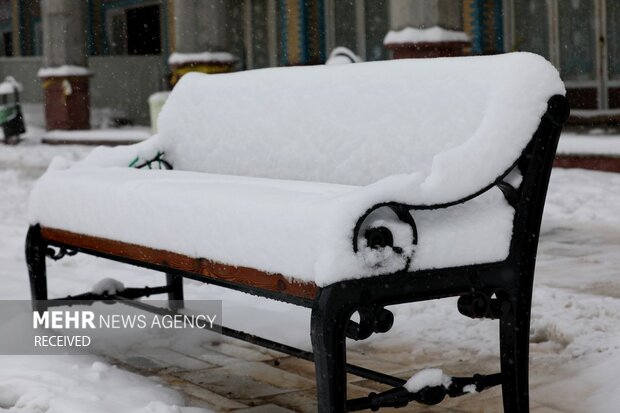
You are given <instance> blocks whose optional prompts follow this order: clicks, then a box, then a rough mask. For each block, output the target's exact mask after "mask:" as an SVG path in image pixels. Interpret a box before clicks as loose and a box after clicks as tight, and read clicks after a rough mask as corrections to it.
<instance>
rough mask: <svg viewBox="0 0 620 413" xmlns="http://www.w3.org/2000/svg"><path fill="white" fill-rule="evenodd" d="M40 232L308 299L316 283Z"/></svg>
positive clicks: (79, 244) (71, 243)
mask: <svg viewBox="0 0 620 413" xmlns="http://www.w3.org/2000/svg"><path fill="white" fill-rule="evenodd" d="M41 236H42V237H43V239H45V240H47V241H50V242H52V243H53V242H57V243H61V244H64V245H66V246H69V247H74V248H84V249H87V250H92V251H95V252H100V253H104V254H110V255H113V256H116V257H121V258H126V259H131V260H136V261H139V262H143V263H149V264H156V265H161V266H163V267H167V268H171V269H175V270H180V271H186V272H191V273H194V274H199V275H203V276H205V277H206V278H213V279H219V280H224V281H228V282H231V283H234V284H239V285H246V286H250V287H253V288H258V289H262V290H267V291H275V292H280V293H285V294H287V295H292V296H295V297H299V298H304V299H311V300H312V299H314V298H315V297H316V295H317V293H318V287H317V286H316V284H314V283H311V282H301V281H294V280H289V279H287V278H286V277H284V276H283V275H282V274H270V273H266V272H263V271H259V270H256V269H254V268H248V267H235V266H232V265H226V264H220V263H218V262H214V261H211V260H207V259H204V258H192V257H188V256H186V255H182V254H178V253H175V252H170V251H165V250H160V249H155V248H149V247H143V246H140V245H136V244H129V243H126V242H120V241H114V240H110V239H106V238H99V237H93V236H90V235H83V234H77V233H74V232H69V231H64V230H60V229H55V228H46V227H41Z"/></svg>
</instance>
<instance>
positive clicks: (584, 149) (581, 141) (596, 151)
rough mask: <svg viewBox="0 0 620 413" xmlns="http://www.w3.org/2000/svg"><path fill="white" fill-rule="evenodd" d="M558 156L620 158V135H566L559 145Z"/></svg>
mask: <svg viewBox="0 0 620 413" xmlns="http://www.w3.org/2000/svg"><path fill="white" fill-rule="evenodd" d="M558 154H562V155H612V156H618V157H620V135H605V136H584V135H578V134H575V133H565V134H563V135H562V139H561V140H560V143H559V145H558Z"/></svg>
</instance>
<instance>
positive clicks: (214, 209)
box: [30, 54, 564, 286]
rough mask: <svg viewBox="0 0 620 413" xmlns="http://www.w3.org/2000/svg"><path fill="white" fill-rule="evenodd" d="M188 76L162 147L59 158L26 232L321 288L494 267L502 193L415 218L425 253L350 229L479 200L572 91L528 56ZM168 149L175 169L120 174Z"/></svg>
mask: <svg viewBox="0 0 620 413" xmlns="http://www.w3.org/2000/svg"><path fill="white" fill-rule="evenodd" d="M355 67H360V68H361V69H360V70H357V69H355ZM515 68H517V69H519V70H515ZM525 68H527V70H525ZM341 69H344V70H341ZM351 69H353V70H351ZM491 69H493V70H491ZM457 71H458V72H459V73H458V74H459V76H458V84H460V85H461V86H462V87H460V88H459V86H458V85H457V84H456V83H455V82H454V81H453V79H452V77H454V76H455V75H456V74H457ZM188 76H189V78H190V79H189V80H187V81H186V80H182V81H181V82H180V83H179V84H178V85H177V87H176V88H175V90H174V91H173V92H172V94H171V95H170V97H169V98H168V100H167V102H166V104H165V106H164V109H163V111H162V114H161V115H160V118H159V128H160V134H159V135H157V136H154V137H153V138H151V139H149V140H147V141H145V142H142V143H140V144H138V145H135V146H130V147H123V148H114V149H105V148H101V149H98V150H96V151H94V152H93V153H92V154H91V155H90V156H89V157H88V158H87V159H85V160H84V161H83V162H80V163H78V164H77V165H75V166H74V167H71V166H70V165H69V164H68V163H67V162H64V161H62V160H55V161H54V162H53V164H52V166H51V167H50V170H49V171H48V173H47V174H45V175H44V177H43V178H42V179H41V180H40V182H39V183H38V185H37V186H36V187H35V189H34V191H33V193H32V197H31V203H30V221H31V223H33V224H35V223H39V224H42V225H43V226H47V227H52V228H58V229H64V230H69V231H73V232H77V233H82V234H88V235H93V236H99V237H103V238H108V239H114V240H119V241H124V242H128V243H134V244H138V245H143V246H148V247H153V248H158V249H164V250H169V251H173V252H178V253H182V254H185V255H189V256H192V257H196V258H207V259H211V260H214V261H217V262H221V263H225V264H230V265H241V266H247V267H251V268H256V269H259V270H263V271H267V272H274V273H282V274H284V275H287V276H290V277H293V278H296V279H301V280H306V281H313V282H316V283H317V284H318V285H321V286H323V285H327V284H330V283H333V282H336V281H340V280H343V279H350V278H356V277H367V276H372V275H378V274H386V273H391V272H395V271H399V270H403V269H406V268H407V263H411V264H410V268H411V269H427V268H445V267H449V266H458V265H466V264H476V263H483V262H494V261H500V260H502V259H504V258H505V257H506V256H507V254H508V249H509V245H510V239H511V234H512V217H513V209H512V208H511V207H510V206H509V205H508V204H507V203H506V201H505V200H504V199H503V197H502V196H501V194H500V193H499V191H497V190H496V189H494V190H492V191H489V192H487V193H485V194H483V195H481V196H478V197H476V198H475V199H473V200H470V201H468V202H467V203H465V204H463V205H458V206H454V207H449V208H439V209H434V210H426V211H425V210H417V209H415V208H414V211H413V212H412V215H413V217H414V219H415V221H416V223H417V225H418V227H419V240H418V244H417V245H416V246H414V245H413V243H412V240H413V233H412V231H411V228H410V227H409V226H408V225H407V224H405V223H403V222H400V221H399V220H397V219H396V217H395V216H392V217H391V218H388V221H389V225H388V224H385V225H384V226H386V227H388V228H390V229H391V231H392V233H393V234H394V239H395V241H396V242H397V243H396V245H395V247H399V248H394V249H392V248H385V249H381V250H378V251H377V250H372V249H370V248H369V247H368V246H367V245H365V244H364V243H363V242H362V245H360V244H358V246H360V251H359V252H358V253H355V252H354V251H353V239H352V236H353V230H354V228H355V225H356V222H357V220H358V219H359V218H360V217H361V216H362V215H363V214H364V213H365V212H366V211H367V210H369V209H370V208H371V207H373V206H374V205H377V204H381V203H385V202H399V203H404V204H409V205H423V206H424V205H435V204H441V203H447V202H451V201H455V200H458V199H462V198H464V197H467V196H469V195H471V194H473V193H475V192H477V191H479V190H480V189H482V188H484V187H486V186H487V185H489V184H490V183H492V182H493V181H495V180H496V178H497V177H498V176H499V175H501V174H502V173H504V172H505V171H506V170H507V169H508V168H509V167H510V166H512V164H513V163H514V162H515V161H516V159H517V158H518V156H519V155H520V154H521V152H522V150H523V148H524V147H525V145H526V144H527V142H528V141H529V140H530V138H531V136H532V134H533V132H534V130H535V129H536V127H537V126H538V124H539V122H540V117H541V115H542V114H543V113H544V111H545V109H546V102H547V99H548V98H549V97H550V96H552V95H553V94H555V93H563V91H564V89H563V86H562V82H561V81H560V80H559V78H558V75H557V72H556V71H555V69H554V68H553V67H552V66H551V65H549V63H547V62H546V61H545V60H544V59H542V58H540V57H537V56H535V55H531V54H511V55H505V56H499V57H482V58H464V59H433V60H419V61H413V60H412V61H400V62H381V63H373V64H358V65H347V67H335V68H332V69H328V68H326V67H314V68H288V69H285V70H279V69H275V70H262V71H254V72H253V73H249V74H238V75H237V74H234V75H230V76H228V75H222V76H217V77H216V76H205V75H191V74H190V75H188ZM188 76H185V77H184V79H186V78H187V77H188ZM504 76H510V78H511V81H510V82H507V83H506V82H501V81H500V79H503V77H504ZM212 78H217V79H219V80H216V81H215V82H213V81H211V80H210V79H212ZM363 80H365V83H362V81H363ZM322 83H325V84H326V85H324V86H320V84H322ZM360 84H363V85H364V87H363V88H361V89H360V88H359V85H360ZM513 84H514V85H515V86H513ZM516 85H518V87H517V86H516ZM474 87H475V88H476V90H475V91H474V90H472V88H474ZM453 88H456V89H455V90H453ZM524 88H526V89H524ZM317 89H318V90H317ZM478 89H480V90H478ZM248 90H253V92H252V94H251V95H248V93H247V92H248ZM525 90H527V93H526V92H525ZM326 91H327V94H325V93H324V92H326ZM224 92H225V93H224ZM291 93H292V94H291ZM219 94H222V95H221V96H220V95H219ZM289 95H290V96H289ZM354 95H355V104H354V105H353V106H354V108H355V110H353V106H351V105H352V101H351V99H353V96H354ZM204 96H210V97H213V98H215V99H214V100H213V99H206V100H205V99H203V97H204ZM230 96H235V98H234V99H233V98H230ZM290 99H297V100H300V102H298V104H295V105H291V104H290ZM215 101H217V102H218V103H217V104H215V105H212V104H211V103H212V102H215ZM257 102H260V105H257V104H256V103H257ZM377 102H379V104H378V105H377ZM416 102H417V103H418V104H415V103H416ZM319 104H320V105H319ZM439 105H441V106H439ZM369 110H372V112H369ZM239 113H242V114H243V117H244V120H245V121H244V122H240V121H239V120H238V119H235V118H234V117H235V116H237V117H238V116H239ZM455 113H459V116H454V114H455ZM360 116H362V117H361V118H360ZM373 116H374V117H375V118H377V119H376V121H374V122H373V121H370V122H368V120H370V119H372V118H373ZM317 119H320V121H317ZM386 131H389V132H388V133H387V136H386ZM498 131H502V133H499V134H498ZM160 152H164V153H165V157H166V160H167V161H169V162H171V163H172V165H173V166H174V167H175V170H174V171H146V170H136V169H132V168H127V166H128V165H132V164H134V161H135V160H136V159H142V160H146V159H150V158H152V157H154V156H155V155H156V154H158V153H160ZM480 159H484V160H485V162H480V161H479V160H480ZM465 169H466V170H467V173H463V171H464V170H465ZM267 178H269V179H267ZM300 180H301V181H300ZM360 185H361V186H360ZM375 218H376V219H384V217H375ZM375 218H373V219H375ZM103 222H105V225H102V223H103ZM155 223H158V224H155ZM370 224H372V222H370V221H369V222H367V223H365V225H370ZM171 233H182V234H183V236H182V237H178V236H170V235H169V234H171ZM362 233H363V232H362Z"/></svg>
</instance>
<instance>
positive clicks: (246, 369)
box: [111, 339, 561, 413]
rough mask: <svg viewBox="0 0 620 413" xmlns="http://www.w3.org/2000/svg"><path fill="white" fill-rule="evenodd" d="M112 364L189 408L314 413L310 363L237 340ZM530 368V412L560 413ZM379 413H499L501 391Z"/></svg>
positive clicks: (458, 368) (357, 387) (356, 386)
mask: <svg viewBox="0 0 620 413" xmlns="http://www.w3.org/2000/svg"><path fill="white" fill-rule="evenodd" d="M349 359H350V361H352V362H354V363H359V364H361V365H364V366H366V367H370V368H377V369H382V371H384V372H387V373H390V374H393V375H396V376H399V377H403V378H408V377H410V376H411V375H412V374H413V373H414V372H415V371H414V370H413V369H411V368H404V367H403V366H400V365H399V364H397V363H394V361H393V360H391V361H390V360H383V359H382V357H380V356H377V355H374V356H373V357H372V358H370V357H369V356H365V355H363V354H360V353H358V352H349ZM111 361H112V362H113V363H114V364H117V365H118V366H119V367H122V368H125V369H128V370H130V371H134V372H138V373H140V374H143V375H146V376H153V375H156V376H157V377H159V378H160V379H162V380H164V381H165V382H166V383H167V384H168V385H170V386H171V387H173V388H176V389H178V390H180V391H182V392H183V393H184V394H185V396H186V399H187V404H188V405H189V406H196V407H205V408H209V409H212V410H215V411H217V412H232V411H235V412H239V413H241V412H253V413H259V412H260V413H263V412H265V413H279V412H303V413H311V412H316V402H315V397H316V396H315V386H314V366H313V364H312V363H310V362H307V361H304V360H299V359H296V358H292V357H288V356H286V355H282V354H279V353H276V352H272V351H268V350H264V349H261V348H259V347H254V346H251V345H248V344H246V343H243V342H239V341H236V340H229V339H226V340H224V341H223V342H220V343H217V344H214V345H212V346H204V347H202V348H201V350H199V351H197V352H196V353H194V354H181V353H176V352H174V351H170V352H166V353H162V352H160V351H158V353H157V354H138V353H136V354H132V355H128V356H126V357H125V358H124V359H123V360H118V359H113V360H111ZM442 367H443V368H445V369H446V370H449V371H450V372H452V373H453V374H463V375H468V374H471V372H472V371H478V370H481V371H492V369H493V368H494V367H495V361H494V360H476V362H475V363H466V362H465V363H458V364H457V365H442ZM533 367H534V368H533V371H532V376H533V377H532V383H531V386H532V388H533V392H532V393H533V394H532V403H531V405H532V413H560V412H561V411H560V410H555V409H554V408H553V407H551V406H549V405H546V404H545V402H544V400H545V397H544V396H545V395H544V391H543V392H542V394H541V392H539V391H537V390H536V387H537V384H539V382H540V380H537V377H536V373H537V372H536V368H535V366H533ZM386 389H387V388H386V387H385V386H381V385H377V384H375V383H372V382H369V381H368V380H364V379H360V378H358V377H355V376H349V386H348V392H349V397H362V396H366V395H368V393H370V392H372V391H381V390H386ZM541 400H542V401H541ZM381 411H386V412H390V411H400V412H418V413H423V412H429V413H430V412H436V413H447V412H451V413H465V412H472V413H473V412H476V413H495V412H499V411H501V391H500V390H499V389H498V388H495V389H491V390H487V391H485V392H484V393H482V394H478V395H471V396H465V397H461V398H458V399H446V400H444V402H442V404H440V405H439V406H432V407H426V406H419V405H415V404H410V405H409V406H408V407H407V408H403V409H382V410H381Z"/></svg>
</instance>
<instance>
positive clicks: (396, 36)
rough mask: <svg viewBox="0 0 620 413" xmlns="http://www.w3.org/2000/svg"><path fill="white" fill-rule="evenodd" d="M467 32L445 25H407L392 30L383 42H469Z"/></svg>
mask: <svg viewBox="0 0 620 413" xmlns="http://www.w3.org/2000/svg"><path fill="white" fill-rule="evenodd" d="M468 41H469V36H467V34H466V33H464V32H460V31H456V30H447V29H444V28H443V27H439V26H433V27H429V28H427V29H418V28H415V27H405V28H404V29H402V30H390V31H389V32H388V34H386V35H385V38H384V39H383V44H385V45H388V44H407V43H438V42H468Z"/></svg>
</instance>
